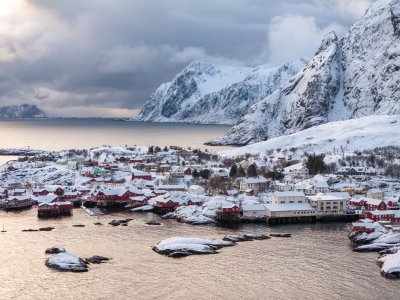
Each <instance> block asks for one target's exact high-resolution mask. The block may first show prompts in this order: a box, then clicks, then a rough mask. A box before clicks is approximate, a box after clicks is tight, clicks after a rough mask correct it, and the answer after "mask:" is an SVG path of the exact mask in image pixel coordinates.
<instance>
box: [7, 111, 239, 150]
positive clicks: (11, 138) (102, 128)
mask: <svg viewBox="0 0 400 300" xmlns="http://www.w3.org/2000/svg"><path fill="white" fill-rule="evenodd" d="M229 128H230V126H225V125H191V124H173V123H147V122H125V121H120V120H112V119H42V120H40V119H39V120H1V121H0V148H27V147H30V148H32V149H40V150H56V151H57V150H64V149H69V148H87V147H96V146H102V145H113V146H119V145H130V146H131V145H155V146H170V145H174V146H185V147H192V148H201V149H215V150H217V151H218V150H223V149H228V148H232V147H211V146H205V145H203V144H204V143H205V142H207V141H209V140H211V139H214V138H217V137H220V136H223V135H224V134H225V133H226V132H227V131H228V129H229Z"/></svg>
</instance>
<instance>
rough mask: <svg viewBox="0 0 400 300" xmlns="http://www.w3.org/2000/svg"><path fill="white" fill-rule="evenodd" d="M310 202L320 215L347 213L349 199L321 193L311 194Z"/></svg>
mask: <svg viewBox="0 0 400 300" xmlns="http://www.w3.org/2000/svg"><path fill="white" fill-rule="evenodd" d="M307 198H308V202H309V203H310V205H311V206H312V207H313V208H314V209H315V212H316V214H319V215H343V214H345V213H346V209H347V200H346V199H345V198H342V197H337V196H333V195H327V194H323V193H319V194H317V195H315V196H309V197H307Z"/></svg>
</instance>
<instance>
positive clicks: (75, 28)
mask: <svg viewBox="0 0 400 300" xmlns="http://www.w3.org/2000/svg"><path fill="white" fill-rule="evenodd" d="M21 1H22V0H21ZM26 1H27V3H28V4H26V5H25V6H24V7H22V8H21V9H20V10H18V11H16V12H15V13H14V14H13V15H9V16H3V15H0V104H10V103H24V102H28V103H34V104H38V105H40V106H41V107H42V108H43V109H44V110H47V111H48V112H50V113H51V114H56V115H57V114H58V115H68V114H72V113H74V114H75V113H77V112H78V111H79V113H80V116H83V115H85V112H86V114H87V115H93V113H96V112H98V113H99V114H102V115H104V114H107V110H106V109H110V111H112V113H111V115H114V114H115V113H117V112H118V111H119V110H118V109H128V110H121V112H124V113H125V114H129V113H130V112H129V109H131V110H135V109H138V108H140V107H141V106H142V105H143V104H144V102H145V101H146V100H147V98H148V96H149V95H150V94H151V93H152V91H154V89H155V88H156V87H157V86H158V85H159V84H161V83H162V82H165V81H168V80H171V78H172V77H173V76H174V75H175V74H176V73H177V72H179V71H180V70H181V69H182V68H183V67H184V66H185V65H186V64H188V63H189V62H190V61H192V60H194V59H200V60H208V61H212V62H215V63H223V64H234V65H249V66H254V65H256V64H270V65H271V66H272V65H277V64H280V63H282V62H285V61H286V60H292V59H295V58H297V57H298V56H312V55H313V53H314V52H315V50H316V49H317V47H318V44H319V41H320V39H321V37H322V35H323V34H324V33H325V32H327V31H329V30H331V29H335V30H336V31H339V35H340V34H342V33H343V32H345V30H347V28H349V27H350V25H351V23H352V22H353V21H354V20H355V19H356V18H357V17H359V16H360V15H361V14H362V13H363V11H364V10H365V8H366V7H367V6H368V5H369V4H370V2H371V1H369V0H335V1H334V0H307V1H305V0H304V1H294V0H284V1H275V0H265V1H264V0H237V1H231V0H219V1H215V0H203V1H199V0H187V1H180V0H179V1H178V0H163V1H161V0H158V1H157V0H154V1H145V0H140V1H129V0H113V1H107V0H69V1H53V0H26ZM294 33H295V35H296V38H293V34H294ZM294 44H295V45H296V47H294V46H293V45H294ZM104 108H106V109H104ZM111 109H114V110H111Z"/></svg>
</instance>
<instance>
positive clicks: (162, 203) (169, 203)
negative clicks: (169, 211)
mask: <svg viewBox="0 0 400 300" xmlns="http://www.w3.org/2000/svg"><path fill="white" fill-rule="evenodd" d="M156 206H159V207H168V208H170V207H178V206H179V202H175V201H173V200H171V199H165V198H163V197H160V199H157V201H156Z"/></svg>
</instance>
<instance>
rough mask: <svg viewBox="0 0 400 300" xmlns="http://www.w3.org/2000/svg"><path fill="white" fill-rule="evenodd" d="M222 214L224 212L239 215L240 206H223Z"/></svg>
mask: <svg viewBox="0 0 400 300" xmlns="http://www.w3.org/2000/svg"><path fill="white" fill-rule="evenodd" d="M221 212H223V213H238V212H239V206H237V205H236V204H223V205H222V206H221Z"/></svg>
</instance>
